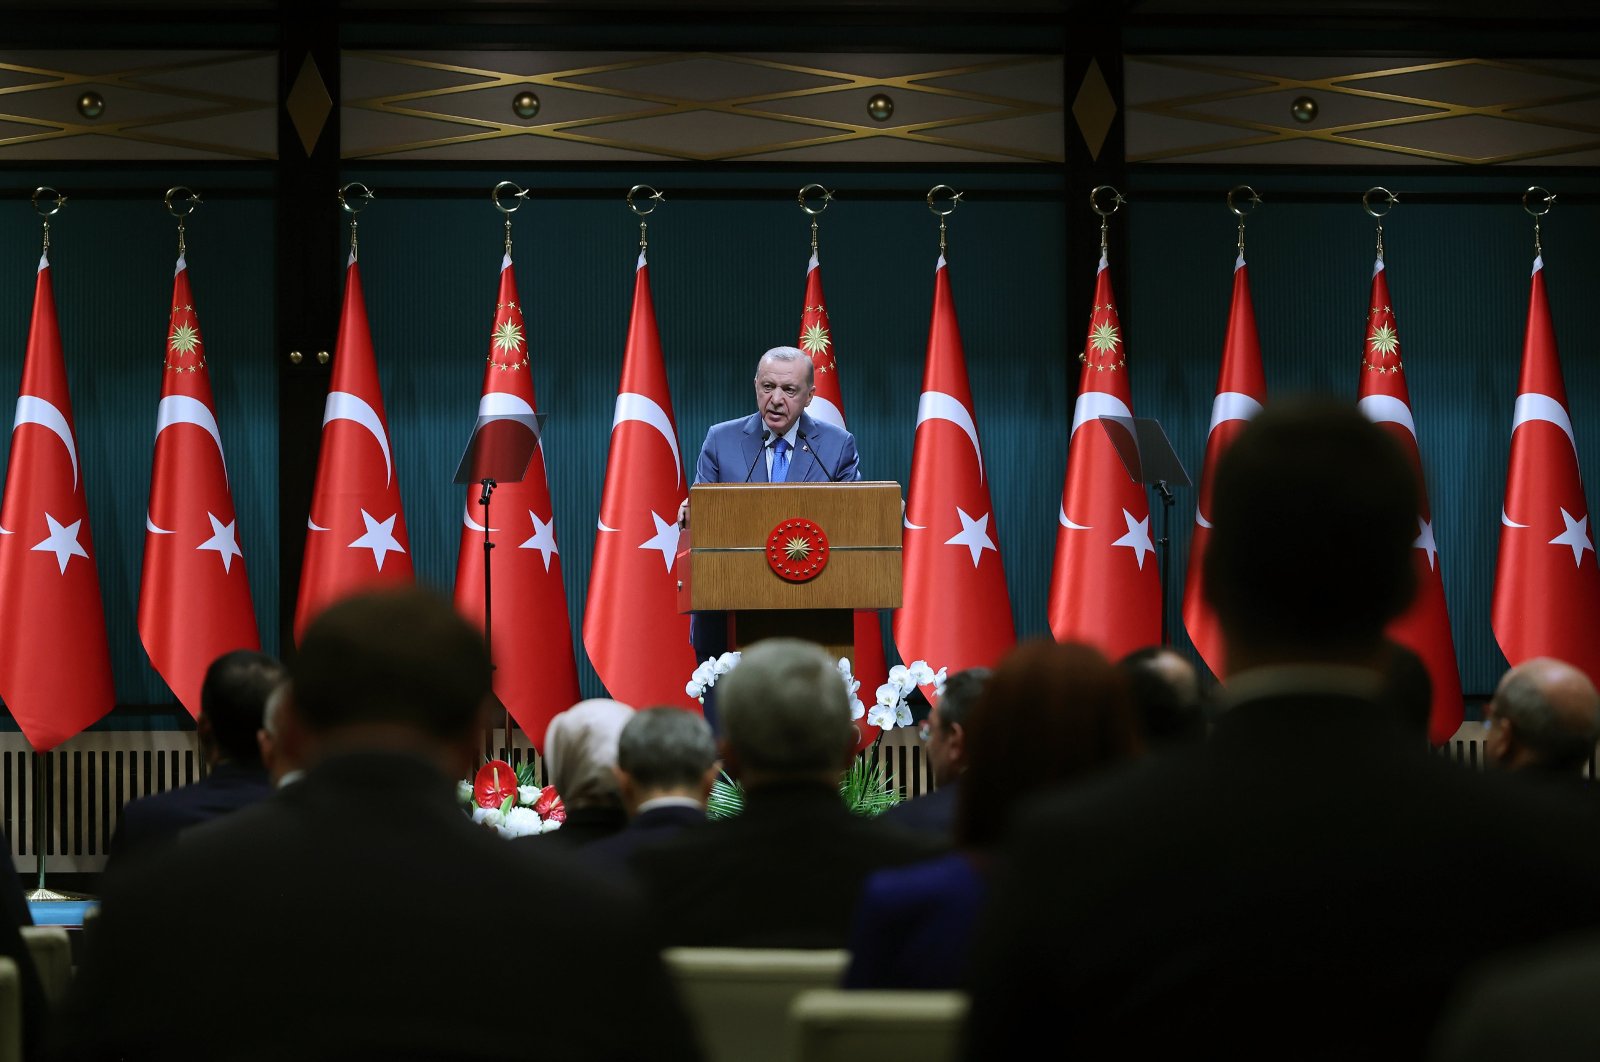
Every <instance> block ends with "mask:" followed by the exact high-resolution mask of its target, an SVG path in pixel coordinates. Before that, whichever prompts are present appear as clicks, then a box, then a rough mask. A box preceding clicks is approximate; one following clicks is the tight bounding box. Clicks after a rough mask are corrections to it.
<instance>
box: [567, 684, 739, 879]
mask: <svg viewBox="0 0 1600 1062" xmlns="http://www.w3.org/2000/svg"><path fill="white" fill-rule="evenodd" d="M720 766H721V765H720V764H719V763H718V761H717V743H716V741H715V739H713V738H712V736H711V726H710V724H708V723H707V722H706V721H705V719H704V718H703V717H701V716H699V715H696V714H695V713H694V712H686V711H683V710H682V709H681V708H647V709H645V710H644V711H642V712H637V713H635V714H634V716H633V718H632V719H629V720H628V722H627V725H626V726H624V727H623V728H622V736H621V737H620V738H618V740H617V766H616V776H617V786H618V788H619V789H620V791H621V794H622V806H623V807H624V808H625V809H626V810H627V813H628V826H627V828H626V829H624V830H623V831H622V832H621V833H617V834H614V835H612V836H610V837H605V838H602V839H600V840H598V841H595V842H594V843H593V844H591V845H589V846H588V847H586V848H585V849H584V850H583V858H584V860H585V861H586V862H588V863H589V864H590V865H592V866H595V867H598V868H603V869H605V870H607V871H609V872H611V873H613V874H626V873H627V868H628V860H629V858H630V857H631V856H632V855H633V853H634V851H635V850H637V849H638V848H640V847H643V846H644V845H649V844H659V843H661V842H662V841H665V840H667V839H668V838H671V837H675V836H677V835H678V834H679V833H680V832H681V831H683V830H684V829H687V828H688V827H690V826H698V825H703V824H704V823H705V821H706V799H707V797H709V796H710V795H711V785H712V783H713V782H715V781H716V778H717V771H718V769H719V767H720Z"/></svg>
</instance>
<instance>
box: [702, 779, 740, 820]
mask: <svg viewBox="0 0 1600 1062" xmlns="http://www.w3.org/2000/svg"><path fill="white" fill-rule="evenodd" d="M743 810H744V786H742V785H740V784H739V783H738V782H736V781H734V780H733V779H732V778H731V777H729V776H728V772H726V771H723V772H722V776H721V777H720V778H718V779H717V780H716V781H715V782H712V783H711V796H710V797H708V798H707V799H706V818H708V819H731V818H733V817H734V816H735V815H737V814H739V813H740V812H741V811H743Z"/></svg>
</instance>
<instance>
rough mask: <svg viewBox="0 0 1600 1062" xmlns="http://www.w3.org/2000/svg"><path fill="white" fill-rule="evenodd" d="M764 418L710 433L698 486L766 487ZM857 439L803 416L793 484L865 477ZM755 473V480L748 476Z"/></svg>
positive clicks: (792, 459) (792, 462)
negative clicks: (763, 440) (760, 485)
mask: <svg viewBox="0 0 1600 1062" xmlns="http://www.w3.org/2000/svg"><path fill="white" fill-rule="evenodd" d="M762 427H763V425H762V423H761V414H759V413H752V414H750V415H749V416H748V417H740V418H739V419H737V420H725V421H723V422H722V423H721V424H713V425H712V426H711V430H710V431H708V432H706V441H705V445H703V446H701V447H700V459H699V460H698V461H696V462H695V466H694V481H695V482H696V483H746V482H748V483H765V482H767V463H766V461H764V460H761V459H760V458H759V456H758V455H759V454H760V453H761V431H762ZM859 464H860V459H859V457H858V456H857V454H856V439H855V436H854V435H851V434H850V433H849V432H847V431H845V430H844V429H843V428H835V427H834V426H833V425H832V424H824V423H823V422H822V421H820V420H817V419H816V418H815V417H813V416H811V414H809V413H801V414H800V431H799V434H798V435H796V437H795V448H794V453H792V454H791V455H789V478H788V480H787V482H790V483H826V482H828V481H830V480H832V481H835V482H848V481H850V480H856V479H860V478H861V469H860V468H859V467H858V466H859ZM747 472H748V473H749V479H746V478H745V475H746V473H747Z"/></svg>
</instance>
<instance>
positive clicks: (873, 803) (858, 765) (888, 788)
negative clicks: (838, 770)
mask: <svg viewBox="0 0 1600 1062" xmlns="http://www.w3.org/2000/svg"><path fill="white" fill-rule="evenodd" d="M839 796H840V797H841V798H842V799H843V800H844V803H845V807H847V808H849V809H850V810H851V811H852V812H853V813H855V814H857V815H862V816H866V817H868V818H870V817H871V816H874V815H882V814H883V813H884V812H885V811H888V810H889V809H890V808H892V807H894V806H895V805H896V804H898V803H900V790H899V788H898V787H897V786H894V785H892V784H891V779H890V778H889V775H888V774H887V773H886V772H885V771H884V769H883V764H881V763H873V762H871V761H869V760H868V759H867V757H865V756H857V757H856V758H855V760H854V761H852V762H851V764H850V770H849V771H847V772H846V773H845V776H844V781H842V782H841V783H840V784H839Z"/></svg>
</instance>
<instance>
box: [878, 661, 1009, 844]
mask: <svg viewBox="0 0 1600 1062" xmlns="http://www.w3.org/2000/svg"><path fill="white" fill-rule="evenodd" d="M988 679H989V669H988V668H986V667H969V668H967V669H966V670H965V671H957V672H956V673H955V674H954V675H951V676H950V677H949V678H948V679H947V680H946V681H945V684H944V693H943V694H941V695H940V697H939V699H938V702H937V703H936V704H934V706H933V708H932V709H931V710H929V712H928V718H927V719H925V720H923V722H922V730H921V735H922V749H923V754H924V755H925V756H927V757H928V768H929V773H931V774H932V775H933V782H934V789H933V791H932V792H931V793H924V794H923V795H922V796H919V797H917V798H915V799H913V800H905V801H901V802H900V803H899V804H896V805H895V806H894V807H892V808H890V809H889V810H888V811H886V812H884V813H883V821H884V822H887V823H889V824H891V825H894V826H899V827H902V828H904V829H908V830H917V831H919V832H921V833H931V834H933V835H934V836H936V837H939V838H941V839H943V840H946V841H949V840H951V839H953V838H954V837H955V817H956V803H957V801H958V799H959V797H960V793H961V776H962V774H963V773H964V772H965V771H966V769H967V743H966V736H967V729H966V728H967V713H968V711H970V710H971V708H972V705H973V704H974V703H975V702H976V701H977V700H978V697H979V695H980V694H981V693H983V684H984V683H985V682H987V681H988Z"/></svg>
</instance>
